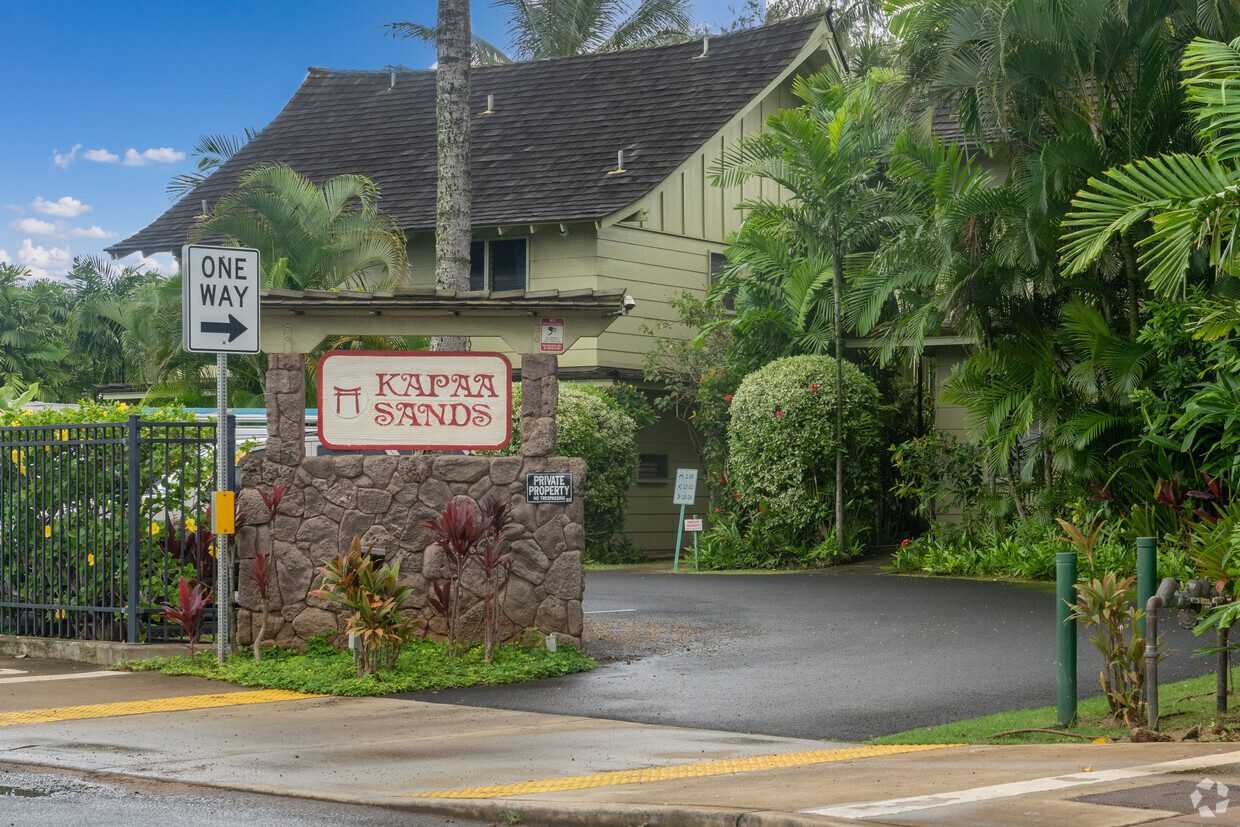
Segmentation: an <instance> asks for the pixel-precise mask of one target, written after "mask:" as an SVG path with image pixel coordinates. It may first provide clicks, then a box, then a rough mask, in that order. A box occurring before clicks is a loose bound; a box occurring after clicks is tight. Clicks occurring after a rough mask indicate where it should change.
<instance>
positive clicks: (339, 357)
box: [319, 350, 512, 450]
mask: <svg viewBox="0 0 1240 827" xmlns="http://www.w3.org/2000/svg"><path fill="white" fill-rule="evenodd" d="M511 436H512V363H511V362H509V361H508V359H507V357H505V356H504V355H503V354H500V353H483V352H470V353H450V352H442V353H441V352H429V351H417V352H403V351H361V350H334V351H331V352H330V353H328V354H326V355H324V356H323V358H322V359H320V360H319V441H320V442H321V443H323V444H324V445H326V446H327V447H328V448H338V449H345V450H357V449H363V448H406V449H415V450H416V449H428V450H450V449H456V448H459V449H472V450H493V449H496V448H502V447H504V446H505V445H507V444H508V440H509V439H510V438H511Z"/></svg>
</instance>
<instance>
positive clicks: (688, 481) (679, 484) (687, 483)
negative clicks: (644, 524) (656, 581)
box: [672, 468, 698, 571]
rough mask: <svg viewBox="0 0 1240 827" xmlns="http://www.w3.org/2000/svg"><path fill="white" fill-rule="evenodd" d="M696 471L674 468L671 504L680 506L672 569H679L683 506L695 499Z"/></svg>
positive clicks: (690, 503) (683, 522) (683, 526)
mask: <svg viewBox="0 0 1240 827" xmlns="http://www.w3.org/2000/svg"><path fill="white" fill-rule="evenodd" d="M697 473H698V472H697V469H696V468H677V469H676V489H675V493H674V494H673V495H672V505H678V506H680V521H679V523H678V524H677V526H676V559H675V560H674V561H673V562H672V571H680V538H681V536H682V532H683V531H684V528H685V506H686V505H693V503H694V502H696V500H697Z"/></svg>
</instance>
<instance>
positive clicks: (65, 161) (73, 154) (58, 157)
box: [52, 144, 82, 169]
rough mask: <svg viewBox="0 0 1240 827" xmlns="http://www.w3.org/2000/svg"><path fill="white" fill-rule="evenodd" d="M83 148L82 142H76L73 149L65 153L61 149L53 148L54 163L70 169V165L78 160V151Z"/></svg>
mask: <svg viewBox="0 0 1240 827" xmlns="http://www.w3.org/2000/svg"><path fill="white" fill-rule="evenodd" d="M81 148H82V145H81V144H74V145H73V149H71V150H69V151H68V152H67V153H65V154H63V155H62V154H61V153H60V150H57V149H53V150H52V163H53V164H55V165H56V166H58V167H60V168H61V169H68V168H69V166H70V165H71V164H72V163H73V162H74V161H76V160H77V151H78V150H79V149H81Z"/></svg>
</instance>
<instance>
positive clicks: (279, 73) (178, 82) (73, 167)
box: [0, 0, 739, 277]
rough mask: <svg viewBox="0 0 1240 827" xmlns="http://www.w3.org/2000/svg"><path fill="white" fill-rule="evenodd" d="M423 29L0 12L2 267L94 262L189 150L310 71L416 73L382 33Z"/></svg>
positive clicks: (377, 16) (477, 17)
mask: <svg viewBox="0 0 1240 827" xmlns="http://www.w3.org/2000/svg"><path fill="white" fill-rule="evenodd" d="M734 4H736V5H739V3H734ZM728 6H729V0H698V2H697V4H696V7H695V12H694V17H695V19H696V20H697V21H699V22H705V23H708V24H714V23H722V22H725V21H727V20H730V19H731V18H732V17H733V15H731V14H729V12H728ZM434 18H435V4H434V2H431V1H430V0H416V1H415V2H409V1H408V0H406V1H405V2H393V1H391V0H335V1H334V2H326V1H325V0H301V2H295V3H294V2H286V1H285V0H249V1H248V2H234V1H232V0H230V1H228V2H210V0H204V1H203V2H197V3H187V2H181V0H162V2H147V0H127V2H121V3H117V2H103V1H102V0H100V1H99V2H61V3H51V2H48V3H32V2H16V0H14V1H13V2H8V3H5V4H4V10H3V12H0V112H3V113H4V118H3V120H4V122H5V125H4V126H3V127H2V128H0V261H8V262H11V263H13V264H16V265H19V266H25V267H28V268H29V269H30V271H31V272H32V273H33V274H34V275H36V276H38V277H56V276H58V275H61V274H63V273H64V272H65V271H66V270H67V269H68V268H69V266H70V264H71V262H72V259H73V257H74V256H79V255H98V256H104V255H105V254H104V253H103V248H104V247H106V246H108V245H109V244H112V243H113V242H115V241H116V240H118V239H121V238H125V237H127V236H129V235H131V234H133V233H135V232H137V231H138V230H140V229H141V228H142V227H144V226H146V225H147V224H148V223H150V222H151V221H152V220H154V219H155V218H156V216H158V215H159V214H160V213H161V212H162V211H163V210H165V209H166V208H167V207H168V205H169V204H170V201H169V199H168V197H167V195H166V194H165V187H166V185H167V183H168V179H169V178H171V177H172V176H173V175H174V174H176V173H181V172H190V171H192V170H193V169H194V165H195V163H196V159H195V158H193V157H192V156H191V150H192V149H193V145H194V143H195V141H196V140H197V139H198V136H200V135H204V134H229V135H239V134H241V133H242V132H243V131H244V129H245V128H246V127H247V126H250V127H255V128H261V127H263V126H265V125H266V124H267V123H268V122H269V121H270V120H271V119H272V118H274V117H275V115H276V114H277V113H278V112H279V111H280V109H281V108H282V107H283V106H284V104H285V103H286V102H287V101H288V99H289V98H290V97H292V95H293V92H294V91H296V89H297V87H298V86H299V85H300V84H301V82H302V80H303V78H304V77H305V73H306V68H307V67H309V66H324V67H329V68H334V69H378V68H382V67H385V66H388V65H403V66H408V67H410V68H414V69H424V68H428V67H429V66H431V64H433V63H434V59H435V58H434V54H433V52H432V51H431V50H430V49H429V48H427V47H426V46H424V45H422V44H420V43H418V42H416V41H412V40H393V39H392V38H390V37H388V36H387V34H386V33H385V32H384V31H382V26H383V25H384V24H386V23H390V22H394V21H400V20H412V21H415V22H420V23H424V24H427V25H430V24H433V23H434ZM473 26H474V31H475V32H476V33H478V34H479V35H481V36H482V37H484V38H486V39H488V40H490V41H491V42H493V43H496V44H497V45H500V46H503V45H505V42H506V38H505V32H506V29H507V19H506V17H505V16H504V13H503V12H502V11H501V10H497V9H493V8H491V7H490V5H489V4H488V3H485V2H484V3H478V2H475V3H474V4H473ZM171 262H172V260H171V257H170V256H168V255H158V256H156V257H154V259H153V260H151V261H148V262H147V264H148V265H150V266H158V267H160V269H163V270H165V271H167V270H170V269H171ZM122 263H124V264H137V263H138V260H137V258H136V256H132V257H129V258H127V259H124V260H123V261H122Z"/></svg>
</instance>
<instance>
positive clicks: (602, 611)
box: [582, 609, 637, 615]
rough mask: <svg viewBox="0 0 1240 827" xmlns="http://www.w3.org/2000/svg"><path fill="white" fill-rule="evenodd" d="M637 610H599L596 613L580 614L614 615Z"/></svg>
mask: <svg viewBox="0 0 1240 827" xmlns="http://www.w3.org/2000/svg"><path fill="white" fill-rule="evenodd" d="M635 611H637V609H599V610H598V611H596V612H582V614H583V615H614V614H619V613H620V612H635Z"/></svg>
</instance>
